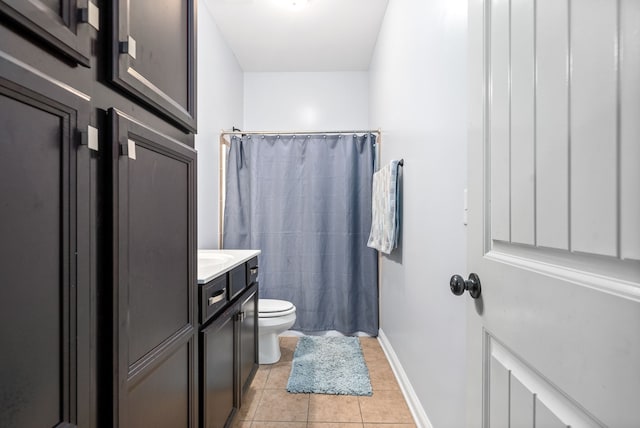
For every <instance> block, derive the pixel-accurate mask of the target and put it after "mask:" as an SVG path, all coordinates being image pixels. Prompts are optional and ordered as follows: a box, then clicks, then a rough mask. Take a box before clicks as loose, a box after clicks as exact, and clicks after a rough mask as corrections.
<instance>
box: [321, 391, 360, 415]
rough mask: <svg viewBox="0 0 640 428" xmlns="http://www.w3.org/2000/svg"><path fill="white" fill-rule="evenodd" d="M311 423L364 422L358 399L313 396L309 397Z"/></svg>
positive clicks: (343, 396)
mask: <svg viewBox="0 0 640 428" xmlns="http://www.w3.org/2000/svg"><path fill="white" fill-rule="evenodd" d="M309 421H310V422H311V421H313V422H362V416H361V415H360V405H359V403H358V397H354V396H349V395H324V394H311V395H310V396H309Z"/></svg>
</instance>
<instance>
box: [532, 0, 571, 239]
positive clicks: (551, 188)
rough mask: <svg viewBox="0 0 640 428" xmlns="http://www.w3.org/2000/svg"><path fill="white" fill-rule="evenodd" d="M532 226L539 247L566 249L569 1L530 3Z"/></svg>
mask: <svg viewBox="0 0 640 428" xmlns="http://www.w3.org/2000/svg"><path fill="white" fill-rule="evenodd" d="M536 7H537V13H536V32H535V33H536V34H535V35H536V39H535V43H536V78H537V85H538V86H539V87H540V88H546V89H545V90H540V91H537V92H536V94H535V95H536V103H535V106H536V110H535V114H536V120H535V126H536V128H535V132H536V140H535V149H536V152H535V164H536V171H535V174H536V180H535V188H536V195H535V197H536V199H535V202H536V203H535V218H536V224H535V230H536V244H537V245H538V246H539V247H547V248H556V249H559V250H568V249H569V215H568V213H569V176H568V174H567V173H566V168H567V165H569V33H568V31H567V29H566V28H565V24H566V23H567V22H568V19H569V18H568V16H569V5H568V2H565V1H556V0H538V2H537V3H536Z"/></svg>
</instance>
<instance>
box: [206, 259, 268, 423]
mask: <svg viewBox="0 0 640 428" xmlns="http://www.w3.org/2000/svg"><path fill="white" fill-rule="evenodd" d="M258 254H260V251H258V250H199V251H198V294H199V324H200V327H199V341H198V342H199V345H198V359H199V379H200V391H199V404H200V427H201V428H223V427H224V426H226V424H228V423H230V422H231V420H232V418H233V416H234V414H235V412H236V411H237V410H238V409H240V407H241V406H242V401H243V395H244V393H245V391H246V389H247V387H248V386H249V384H250V382H251V380H252V378H253V376H254V374H255V372H256V370H257V368H258Z"/></svg>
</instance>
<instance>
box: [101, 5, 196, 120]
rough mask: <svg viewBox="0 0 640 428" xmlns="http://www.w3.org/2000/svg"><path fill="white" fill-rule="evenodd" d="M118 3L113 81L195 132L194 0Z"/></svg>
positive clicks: (112, 71)
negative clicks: (160, 29)
mask: <svg viewBox="0 0 640 428" xmlns="http://www.w3.org/2000/svg"><path fill="white" fill-rule="evenodd" d="M113 7H114V8H115V10H114V13H113V22H112V25H113V29H112V34H113V40H112V56H113V61H112V63H113V64H112V70H111V79H112V81H113V83H115V84H116V85H117V86H118V87H120V88H121V89H123V90H125V91H127V92H129V93H131V94H132V95H134V96H135V97H137V98H138V99H140V100H141V101H143V102H144V103H147V104H149V105H150V106H151V107H153V108H154V109H156V110H157V111H158V112H160V113H161V114H163V115H164V116H166V117H168V118H169V119H171V120H172V121H174V122H175V123H177V124H178V125H179V126H181V127H182V128H184V129H185V130H188V131H195V130H196V91H195V87H196V39H195V30H194V28H195V4H194V0H180V1H176V0H162V1H158V0H138V1H130V0H118V1H114V2H113ZM159 28H162V31H158V29H159ZM125 44H126V49H125V48H124V46H125Z"/></svg>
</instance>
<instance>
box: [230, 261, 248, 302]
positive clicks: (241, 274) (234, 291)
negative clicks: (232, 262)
mask: <svg viewBox="0 0 640 428" xmlns="http://www.w3.org/2000/svg"><path fill="white" fill-rule="evenodd" d="M246 286H247V271H246V268H245V265H244V264H242V265H240V266H238V267H237V268H234V269H233V270H232V271H231V272H229V299H233V298H235V297H236V296H237V295H238V294H240V293H241V292H242V290H244V288H245V287H246Z"/></svg>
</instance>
